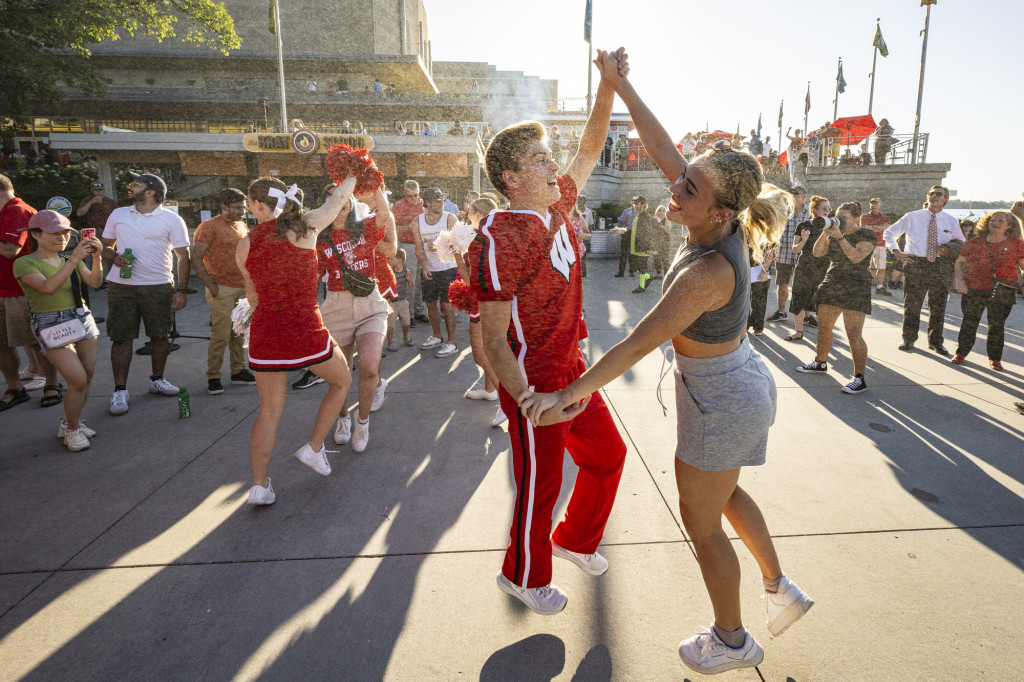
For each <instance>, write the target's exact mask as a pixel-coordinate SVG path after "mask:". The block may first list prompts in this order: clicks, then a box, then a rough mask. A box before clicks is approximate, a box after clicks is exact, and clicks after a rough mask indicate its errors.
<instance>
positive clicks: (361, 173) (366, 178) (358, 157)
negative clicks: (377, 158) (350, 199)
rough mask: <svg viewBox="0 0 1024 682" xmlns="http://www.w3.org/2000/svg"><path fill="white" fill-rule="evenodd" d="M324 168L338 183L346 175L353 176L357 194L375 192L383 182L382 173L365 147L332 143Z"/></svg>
mask: <svg viewBox="0 0 1024 682" xmlns="http://www.w3.org/2000/svg"><path fill="white" fill-rule="evenodd" d="M324 169H325V170H326V171H327V175H329V176H330V177H331V180H334V181H335V182H337V183H339V184H340V183H341V182H342V181H344V180H345V178H347V177H348V176H350V175H352V176H354V177H355V178H356V188H355V194H357V195H358V194H369V193H371V192H376V191H377V188H378V187H380V186H381V185H382V184H383V183H384V174H383V173H381V172H380V171H379V170H377V166H376V164H374V163H373V159H371V158H370V152H369V151H367V150H366V148H365V147H359V148H358V149H353V148H352V147H350V146H348V145H347V144H336V145H333V146H332V147H331V148H330V149H328V150H327V158H325V159H324Z"/></svg>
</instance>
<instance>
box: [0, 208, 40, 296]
mask: <svg viewBox="0 0 1024 682" xmlns="http://www.w3.org/2000/svg"><path fill="white" fill-rule="evenodd" d="M35 213H36V210H35V209H34V208H32V207H31V206H29V205H28V204H26V203H25V202H24V201H22V200H21V199H19V198H18V197H14V198H13V199H11V200H10V201H8V202H7V203H6V204H4V207H3V208H0V241H4V242H11V243H14V244H20V245H21V247H22V250H21V253H20V254H18V257H19V258H20V257H21V256H24V255H26V254H27V253H28V249H26V248H24V247H25V245H26V244H28V231H25V232H18V230H20V229H21V228H23V227H28V219H29V218H31V217H32V216H34V215H35ZM15 260H17V259H16V258H7V257H6V256H0V296H2V297H4V298H8V297H11V296H24V295H25V292H24V291H23V290H22V288H21V285H20V284H19V283H18V278H17V277H15V276H14V261H15Z"/></svg>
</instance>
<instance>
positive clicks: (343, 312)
mask: <svg viewBox="0 0 1024 682" xmlns="http://www.w3.org/2000/svg"><path fill="white" fill-rule="evenodd" d="M320 315H321V317H323V320H324V326H325V327H327V331H329V332H330V333H331V336H332V337H333V338H334V341H335V343H337V344H338V347H339V348H342V349H344V348H347V347H348V346H349V345H350V344H351V343H352V342H353V341H354V340H355V338H356V337H357V336H362V335H363V334H371V333H374V334H380V335H381V336H384V334H385V333H386V332H387V330H388V302H387V301H385V300H384V297H383V296H381V295H380V292H379V291H377V290H376V289H374V290H373V293H372V294H370V295H369V296H353V295H352V294H350V293H349V292H347V291H328V292H327V298H326V299H325V300H324V302H323V303H322V304H321V305H320Z"/></svg>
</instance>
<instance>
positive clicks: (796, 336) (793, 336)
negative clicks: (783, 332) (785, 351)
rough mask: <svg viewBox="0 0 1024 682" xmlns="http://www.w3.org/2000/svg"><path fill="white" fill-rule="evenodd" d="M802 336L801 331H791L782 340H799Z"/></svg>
mask: <svg viewBox="0 0 1024 682" xmlns="http://www.w3.org/2000/svg"><path fill="white" fill-rule="evenodd" d="M802 338H804V333H803V332H793V333H792V334H790V335H789V336H787V337H785V338H784V339H783V341H799V340H800V339H802Z"/></svg>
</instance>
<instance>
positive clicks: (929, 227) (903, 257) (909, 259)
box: [885, 185, 964, 356]
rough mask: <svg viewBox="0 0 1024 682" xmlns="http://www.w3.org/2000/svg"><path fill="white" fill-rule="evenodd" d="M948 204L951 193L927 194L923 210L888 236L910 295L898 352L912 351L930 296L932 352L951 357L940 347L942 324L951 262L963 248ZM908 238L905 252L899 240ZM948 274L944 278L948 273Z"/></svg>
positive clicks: (934, 189) (906, 297)
mask: <svg viewBox="0 0 1024 682" xmlns="http://www.w3.org/2000/svg"><path fill="white" fill-rule="evenodd" d="M947 201H949V190H948V189H947V188H945V187H943V186H942V185H933V186H932V187H931V189H929V190H928V198H927V203H926V204H925V206H926V207H925V208H923V209H921V210H919V211H911V212H910V213H907V214H906V215H905V216H903V217H902V218H900V219H899V220H897V221H896V222H895V224H893V226H892V227H890V228H889V229H887V230H886V231H885V244H886V246H888V247H889V249H891V250H892V254H893V256H894V257H895V258H897V259H898V260H899V261H900V262H902V263H903V275H904V279H905V281H906V285H905V286H906V290H905V292H904V298H903V343H902V344H900V346H899V349H900V350H902V351H911V350H913V349H914V343H915V342H916V341H917V335H918V332H919V331H920V326H921V306H922V304H923V303H924V297H925V294H927V295H928V347H929V348H930V349H932V350H933V351H935V352H936V353H938V354H939V355H943V356H948V355H949V351H948V350H946V347H945V346H944V345H942V329H943V322H944V320H945V317H946V294H947V293H948V290H949V287H948V284H947V281H948V279H949V277H947V274H948V275H950V276H951V275H952V267H953V262H954V261H955V260H956V258H957V256H958V255H959V253H960V248H961V247H962V246H963V245H964V234H963V231H962V230H961V229H960V222H959V221H958V220H957V219H956V218H954V217H953V216H952V215H950V214H949V213H945V212H943V210H942V208H943V207H944V206H945V205H946V202H947ZM904 234H905V235H906V236H907V239H906V247H905V249H906V250H901V249H900V247H899V244H898V243H897V241H896V240H897V239H899V237H900V235H904ZM947 269H948V270H949V271H950V272H949V273H946V272H945V270H947Z"/></svg>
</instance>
